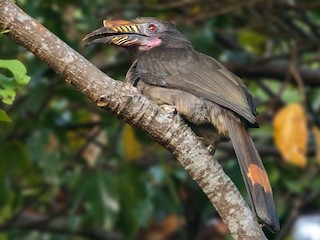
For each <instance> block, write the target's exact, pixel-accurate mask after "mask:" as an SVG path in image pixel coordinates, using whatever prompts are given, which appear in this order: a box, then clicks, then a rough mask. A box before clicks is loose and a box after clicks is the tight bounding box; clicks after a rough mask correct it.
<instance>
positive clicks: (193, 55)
mask: <svg viewBox="0 0 320 240" xmlns="http://www.w3.org/2000/svg"><path fill="white" fill-rule="evenodd" d="M136 70H137V74H138V76H139V78H140V79H141V80H142V81H144V82H146V83H149V84H153V85H157V86H163V87H167V88H173V89H179V90H183V91H186V92H189V93H191V94H194V95H195V96H197V97H201V98H204V99H207V100H210V101H212V102H215V103H217V104H219V105H221V106H223V107H226V108H228V109H231V110H232V111H234V112H236V113H238V114H239V115H240V116H242V117H243V118H245V119H246V120H248V121H249V122H250V123H252V124H254V123H255V114H256V112H255V106H254V104H253V101H252V97H251V95H250V94H249V92H248V91H247V89H246V87H245V85H244V83H243V82H242V80H241V79H240V78H238V77H237V76H235V75H234V74H233V73H231V72H230V71H229V70H227V69H226V68H225V67H223V66H222V64H220V63H219V62H218V61H217V60H215V59H214V58H211V57H209V56H207V55H205V54H202V53H199V52H196V51H195V50H193V49H190V50H186V49H161V50H158V49H155V50H153V51H150V52H149V53H147V54H144V55H143V56H142V57H141V58H140V59H139V60H138V63H137V69H136Z"/></svg>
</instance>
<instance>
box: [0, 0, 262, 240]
mask: <svg viewBox="0 0 320 240" xmlns="http://www.w3.org/2000/svg"><path fill="white" fill-rule="evenodd" d="M0 12H1V14H0V30H9V33H8V34H7V35H8V37H10V38H11V39H12V40H14V41H15V42H16V43H18V44H19V45H21V46H24V47H25V48H26V49H27V50H28V51H30V52H32V53H33V54H34V55H36V56H37V57H38V58H40V59H41V60H42V61H44V62H46V63H47V64H48V65H49V66H50V67H51V68H52V69H53V70H54V71H55V72H56V73H58V74H59V75H60V76H61V77H62V78H64V79H65V80H66V81H67V82H68V83H70V84H72V85H74V86H75V87H76V88H77V89H78V90H79V91H81V92H82V93H83V94H85V95H86V96H87V97H88V98H90V99H91V100H92V101H93V102H95V103H96V104H97V105H98V106H99V107H101V108H104V109H106V110H108V111H110V112H112V113H113V114H115V115H116V116H117V117H118V118H120V119H123V120H124V121H126V122H128V123H130V124H131V125H133V126H135V127H138V128H140V129H143V130H144V131H146V132H147V133H149V134H150V135H151V136H152V137H153V138H154V139H155V140H156V141H157V142H159V143H160V144H161V145H162V146H164V147H165V148H167V149H168V150H169V151H171V152H172V153H173V154H174V155H175V156H176V157H177V159H178V160H179V162H180V163H181V165H182V166H183V167H184V168H185V169H186V170H187V171H188V172H189V174H190V175H191V177H192V178H193V179H194V180H195V181H196V182H197V183H198V184H199V186H200V187H201V188H202V190H203V191H204V193H205V194H206V195H207V196H208V198H209V199H210V201H211V202H212V204H213V205H214V207H215V208H216V209H217V211H218V212H219V214H220V216H221V217H222V219H223V220H224V222H225V223H226V224H227V225H228V227H229V229H230V232H231V234H232V236H233V237H234V239H239V240H241V239H246V240H250V239H265V236H264V234H263V232H262V231H261V228H260V226H259V224H258V223H257V221H256V220H255V218H254V216H253V214H252V212H251V210H250V208H249V207H248V206H247V204H246V203H245V201H244V199H243V198H242V197H241V195H240V193H239V191H238V190H237V188H236V187H235V185H234V184H233V183H232V182H231V180H230V178H229V177H228V176H227V175H226V174H225V173H224V171H223V169H222V168H221V166H220V165H219V163H218V162H217V161H214V160H213V158H212V156H211V155H210V154H209V152H208V151H207V149H206V148H205V146H204V145H203V144H202V142H201V141H200V140H199V139H198V138H197V137H196V136H195V134H194V133H193V132H192V131H191V130H190V128H189V127H188V126H187V125H186V124H185V123H184V122H183V121H182V120H181V118H180V116H179V115H172V114H171V115H170V114H168V113H166V112H165V111H164V110H163V109H161V108H159V107H158V106H157V105H154V104H153V103H152V102H150V101H149V100H148V99H147V98H145V97H144V96H141V95H140V94H139V93H138V92H137V91H136V89H135V88H134V87H132V86H131V85H127V84H123V83H121V82H118V81H115V80H113V79H111V78H110V77H109V76H107V75H105V74H104V73H103V72H101V71H100V70H99V69H97V68H96V67H95V66H94V65H92V64H91V63H90V62H88V61H87V60H86V59H85V58H84V57H83V56H81V55H80V54H78V53H77V52H75V51H74V50H73V49H71V48H70V47H69V46H67V45H66V44H65V43H64V42H62V41H61V40H60V39H58V38H57V37H56V36H55V35H54V34H52V33H51V32H50V31H48V30H47V29H46V28H45V27H43V26H42V25H41V24H40V23H38V22H37V21H35V20H34V19H33V18H31V17H30V16H28V15H27V14H25V13H24V12H23V11H22V10H21V9H20V8H18V7H17V6H16V5H15V4H13V3H12V1H11V0H1V1H0Z"/></svg>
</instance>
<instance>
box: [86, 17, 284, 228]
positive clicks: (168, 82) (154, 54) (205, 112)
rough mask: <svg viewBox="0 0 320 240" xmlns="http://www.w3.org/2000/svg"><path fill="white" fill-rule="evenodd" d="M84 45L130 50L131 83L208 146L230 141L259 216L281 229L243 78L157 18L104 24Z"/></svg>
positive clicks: (262, 222) (262, 221)
mask: <svg viewBox="0 0 320 240" xmlns="http://www.w3.org/2000/svg"><path fill="white" fill-rule="evenodd" d="M83 41H85V42H86V45H92V44H110V45H115V46H120V47H123V48H125V49H128V50H129V52H130V53H131V56H132V65H131V67H130V68H129V70H128V72H127V74H126V82H127V83H129V84H131V85H133V86H134V87H136V88H137V89H138V91H139V92H140V93H141V94H143V95H145V96H146V97H148V98H149V99H150V100H151V101H154V102H155V103H156V104H158V105H160V106H171V107H173V108H174V109H175V110H176V111H177V112H178V113H179V114H180V115H181V116H182V117H183V118H184V119H185V121H186V122H187V123H188V124H189V125H190V127H191V128H192V129H193V130H194V132H195V133H196V135H198V136H199V137H200V138H201V139H202V140H203V142H204V144H206V145H207V146H216V144H218V143H219V142H221V141H228V140H231V143H232V146H233V148H234V151H235V154H236V157H237V159H238V163H239V166H240V171H241V173H242V176H243V179H244V183H245V186H246V189H247V191H248V194H249V196H250V199H251V203H252V208H253V211H254V213H255V215H256V216H257V218H258V220H259V222H260V223H261V224H262V225H263V226H265V227H267V228H268V229H269V230H270V231H272V232H274V233H276V232H278V231H279V229H280V224H279V218H278V215H277V211H276V205H275V202H274V198H273V193H272V188H271V185H270V182H269V179H268V175H267V172H266V170H265V168H264V165H263V163H262V160H261V157H260V155H259V153H258V151H257V149H256V147H255V144H254V141H253V139H252V138H251V136H250V134H249V132H248V128H250V127H258V124H257V122H256V116H257V111H256V105H255V103H254V100H253V97H252V95H251V94H250V93H249V91H248V89H247V87H246V86H245V84H244V83H243V81H242V80H241V79H240V78H239V77H237V76H236V75H235V74H233V73H232V72H230V71H229V70H228V69H227V68H225V67H224V66H223V65H222V64H221V63H220V62H218V61H217V60H216V59H214V58H213V57H211V56H208V55H206V54H204V53H201V52H198V51H196V50H195V49H194V48H193V46H192V44H191V42H190V41H189V40H188V39H187V38H186V37H185V36H184V35H183V34H181V33H180V32H179V31H178V29H177V28H176V26H175V25H174V24H173V23H171V22H167V21H164V20H160V19H157V18H154V17H138V18H135V19H131V20H123V19H115V20H113V19H106V20H103V27H101V28H99V29H97V30H94V31H93V32H91V33H89V34H87V35H86V36H85V37H84V38H83Z"/></svg>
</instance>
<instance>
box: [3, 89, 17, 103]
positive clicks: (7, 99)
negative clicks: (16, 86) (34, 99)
mask: <svg viewBox="0 0 320 240" xmlns="http://www.w3.org/2000/svg"><path fill="white" fill-rule="evenodd" d="M0 96H2V102H4V103H6V104H10V105H11V104H12V103H13V101H14V99H15V98H16V92H15V91H14V90H13V89H9V88H7V89H0Z"/></svg>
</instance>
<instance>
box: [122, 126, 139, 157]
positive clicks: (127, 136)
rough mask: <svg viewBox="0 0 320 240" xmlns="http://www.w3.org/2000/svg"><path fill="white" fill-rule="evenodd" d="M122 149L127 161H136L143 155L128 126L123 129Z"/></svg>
mask: <svg viewBox="0 0 320 240" xmlns="http://www.w3.org/2000/svg"><path fill="white" fill-rule="evenodd" d="M123 149H124V155H125V157H126V159H127V160H136V159H139V158H141V157H142V155H143V151H142V146H141V143H140V142H139V140H138V139H137V137H136V135H135V132H134V128H133V127H131V126H130V125H128V124H126V125H125V127H124V129H123Z"/></svg>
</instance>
